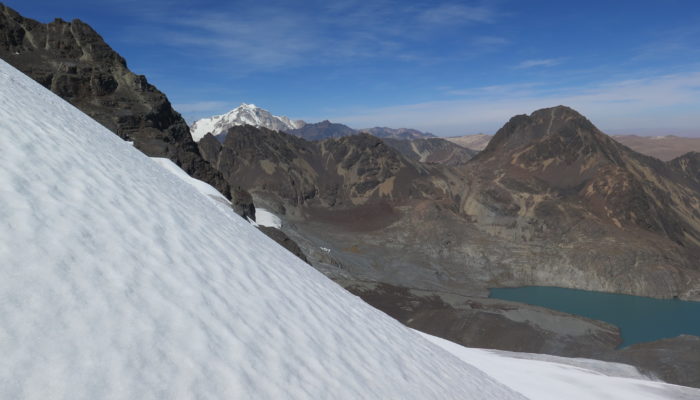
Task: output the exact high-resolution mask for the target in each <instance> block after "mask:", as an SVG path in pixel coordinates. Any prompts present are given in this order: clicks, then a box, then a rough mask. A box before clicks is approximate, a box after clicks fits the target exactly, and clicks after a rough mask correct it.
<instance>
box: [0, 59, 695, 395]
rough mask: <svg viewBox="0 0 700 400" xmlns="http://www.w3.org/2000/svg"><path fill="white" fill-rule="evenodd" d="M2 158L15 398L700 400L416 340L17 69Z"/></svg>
mask: <svg viewBox="0 0 700 400" xmlns="http://www.w3.org/2000/svg"><path fill="white" fill-rule="evenodd" d="M0 148H2V151H1V152H0V162H2V165H3V168H2V169H0V352H1V354H2V358H1V359H0V398H3V399H4V398H7V399H44V398H52V399H100V398H109V399H131V398H139V399H190V398H202V399H232V398H255V399H277V398H289V399H326V398H332V399H358V398H363V399H390V398H391V399H504V400H509V399H526V398H539V396H540V395H541V394H542V393H543V392H546V394H547V395H548V396H549V398H569V396H573V395H574V394H575V395H576V396H577V397H576V398H584V397H585V396H586V395H589V397H588V398H598V397H597V396H598V395H599V394H600V393H610V396H607V397H606V398H611V399H640V398H644V399H686V398H687V399H691V398H699V397H700V391H699V390H695V389H690V388H684V387H679V386H674V385H668V384H665V383H662V382H655V381H650V380H647V379H645V378H644V377H641V376H636V377H632V378H629V377H627V378H624V379H627V381H626V383H625V386H619V385H620V381H619V380H620V379H623V378H620V377H619V376H616V374H614V373H613V374H606V373H604V372H600V371H597V370H596V371H594V370H589V369H585V368H583V367H576V368H572V367H571V366H570V365H566V364H563V363H557V362H554V361H542V360H527V359H523V358H514V357H511V358H509V357H508V356H507V355H504V354H495V353H491V352H486V351H483V350H478V349H466V348H463V347H461V346H458V345H456V344H454V343H450V342H447V343H445V341H442V340H441V339H437V338H431V337H427V336H425V335H423V334H419V333H417V332H415V331H412V330H410V329H408V328H406V327H404V326H403V325H401V324H399V323H398V322H397V321H395V320H393V319H391V318H389V317H388V316H386V315H385V314H383V313H381V312H380V311H378V310H376V309H374V308H372V307H370V306H369V305H367V304H366V303H364V302H363V301H362V300H360V299H359V298H358V297H356V296H353V295H351V294H349V293H348V292H346V291H345V290H343V289H342V288H341V287H339V286H338V285H336V284H335V283H333V282H332V281H330V280H329V279H327V278H326V277H324V276H323V275H322V274H321V273H319V272H317V271H316V270H314V269H313V268H312V267H310V266H309V265H307V264H305V263H304V262H302V261H301V260H299V259H297V258H296V257H294V256H292V255H291V254H290V253H288V252H287V251H286V250H285V249H283V248H282V247H281V246H279V245H277V244H276V243H275V242H274V241H272V240H271V239H269V238H268V237H267V236H265V235H264V234H263V233H262V232H259V231H258V230H257V229H255V228H254V227H253V226H252V225H250V224H249V223H248V222H246V221H245V220H243V219H242V218H240V217H239V216H238V215H236V214H235V213H233V212H232V211H231V210H230V208H229V207H227V205H226V204H224V203H225V202H223V201H220V200H221V199H220V198H217V195H216V194H215V193H211V191H210V190H209V188H207V187H206V186H202V185H199V184H198V183H197V182H195V181H194V180H188V178H187V177H185V176H184V175H183V174H180V173H179V172H178V171H177V170H176V166H175V165H174V164H172V163H169V162H166V161H167V160H166V161H158V160H152V159H149V158H148V157H146V156H145V155H143V154H142V153H140V152H139V151H138V150H136V149H135V148H133V146H130V145H129V144H128V143H126V142H124V141H122V140H121V139H119V137H117V136H116V135H114V134H112V133H111V132H110V131H108V130H107V129H106V128H104V127H103V126H101V125H100V124H98V123H97V122H95V121H94V120H92V119H90V118H89V117H87V116H86V115H85V114H83V113H81V112H80V111H79V110H77V109H76V108H74V107H73V106H71V105H70V104H68V103H66V102H65V101H63V100H62V99H60V98H59V97H57V96H55V95H54V94H52V93H51V92H50V91H48V90H47V89H45V88H44V87H42V86H41V85H39V84H38V83H36V82H34V81H32V80H31V79H30V78H28V77H26V76H24V75H23V74H21V73H20V72H18V71H17V70H15V69H14V68H12V67H11V66H9V65H8V64H7V63H5V62H4V61H0ZM528 363H530V364H528ZM511 364H512V365H514V366H515V365H516V364H517V368H516V367H513V368H512V370H511V369H510V366H511ZM494 366H496V367H494ZM610 368H611V369H612V370H615V368H616V367H615V366H614V365H612V364H611V366H610ZM499 369H500V370H505V371H499ZM540 372H546V373H547V374H546V376H545V375H543V376H542V379H544V378H546V380H541V379H540V376H539V375H538V374H539V373H540ZM591 375H596V380H595V383H596V385H598V386H597V387H595V388H591V387H587V384H588V383H589V382H591V381H590V379H589V378H590V376H591ZM572 380H573V381H574V382H578V383H579V384H575V385H571V384H567V383H570V382H571V381H572ZM542 382H548V384H547V385H548V387H546V388H545V389H538V388H539V387H541V386H542V385H543V384H542ZM533 385H537V386H538V387H535V388H533ZM621 388H623V389H624V390H622V389H621ZM571 391H576V393H572V392H571ZM555 396H556V397H555ZM543 398H544V397H543ZM572 398H573V397H572Z"/></svg>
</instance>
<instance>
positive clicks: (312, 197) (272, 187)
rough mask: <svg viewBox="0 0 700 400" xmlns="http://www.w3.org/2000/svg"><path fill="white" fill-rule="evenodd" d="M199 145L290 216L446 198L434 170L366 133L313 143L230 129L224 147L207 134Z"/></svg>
mask: <svg viewBox="0 0 700 400" xmlns="http://www.w3.org/2000/svg"><path fill="white" fill-rule="evenodd" d="M199 146H200V149H201V151H202V154H203V155H204V157H205V158H206V159H207V160H208V161H209V162H211V163H212V165H214V166H215V167H216V168H218V169H219V170H220V171H221V172H222V173H223V175H224V177H225V178H226V179H227V180H228V181H229V182H230V183H236V184H238V185H241V186H243V187H244V188H246V189H248V190H250V191H251V192H252V193H255V194H257V195H259V196H262V197H271V198H274V199H276V200H278V201H279V203H280V204H281V205H282V206H283V207H285V208H289V209H290V210H292V209H299V210H302V208H303V210H304V211H313V210H317V211H318V210H324V211H326V210H330V209H332V210H338V209H346V208H354V207H359V206H366V207H380V206H381V205H386V204H389V203H392V204H393V203H397V202H401V201H404V200H406V199H412V198H422V197H430V198H437V197H440V196H442V195H443V192H442V191H441V190H440V189H438V188H437V187H436V186H435V185H434V184H433V183H432V180H433V179H438V180H439V179H440V178H439V177H438V178H435V177H433V176H432V175H431V173H430V171H429V169H428V167H426V166H422V165H420V164H418V163H413V162H411V161H410V160H407V159H405V158H404V157H402V156H401V154H400V153H399V152H398V151H396V150H395V149H393V148H391V147H389V146H387V145H386V144H385V143H384V142H383V141H381V140H380V139H378V138H376V137H374V136H371V135H368V134H358V135H351V136H345V137H341V138H335V139H326V140H323V141H315V142H311V141H307V140H304V139H302V138H299V137H296V136H292V135H288V134H285V133H282V132H277V131H272V130H269V129H265V128H256V127H253V126H237V127H232V128H230V129H229V131H228V133H227V135H226V139H225V140H224V143H223V144H221V143H219V142H218V140H217V139H216V138H215V137H214V136H212V135H206V136H205V137H204V138H202V140H201V141H200V142H199ZM379 210H380V209H377V212H379ZM389 214H391V213H389Z"/></svg>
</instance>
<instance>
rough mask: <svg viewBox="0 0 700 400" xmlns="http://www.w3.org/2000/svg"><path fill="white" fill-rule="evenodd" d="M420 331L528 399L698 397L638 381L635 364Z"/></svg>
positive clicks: (695, 392) (698, 392)
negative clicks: (484, 344) (503, 347)
mask: <svg viewBox="0 0 700 400" xmlns="http://www.w3.org/2000/svg"><path fill="white" fill-rule="evenodd" d="M419 333H420V332H419ZM420 335H422V336H423V337H425V338H426V339H428V340H429V341H431V342H433V343H435V344H437V345H438V346H440V347H442V348H443V349H445V350H447V351H449V352H450V353H452V354H454V355H456V356H457V357H459V358H460V359H462V360H464V361H465V362H467V363H469V364H472V365H475V366H477V367H478V368H479V369H481V370H482V371H484V372H486V373H487V374H489V375H490V376H492V377H494V378H496V379H497V380H498V381H500V382H503V383H505V384H506V385H507V386H508V387H510V388H512V389H515V390H516V391H518V392H520V393H522V394H523V395H525V396H527V397H528V398H530V399H541V400H561V399H566V400H591V399H606V400H614V399H634V400H658V399H676V400H684V399H687V400H697V399H700V390H697V389H690V388H686V387H683V386H674V385H668V384H665V383H660V382H654V381H650V380H644V379H640V378H642V377H641V375H639V374H635V373H633V372H630V369H633V367H630V366H628V365H624V364H616V363H606V362H602V361H596V360H586V359H569V360H570V361H569V360H566V361H565V362H562V361H561V360H562V357H553V356H542V355H535V354H533V355H531V356H532V357H527V355H526V354H523V353H520V354H519V355H518V356H517V357H512V356H510V355H509V353H508V352H502V351H495V350H484V349H471V348H467V347H463V346H460V345H458V344H455V343H452V342H450V341H447V340H445V339H441V338H438V337H435V336H430V335H427V334H424V333H420ZM545 360H547V361H545ZM577 364H578V365H577Z"/></svg>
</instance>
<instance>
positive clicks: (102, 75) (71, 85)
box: [0, 4, 230, 197]
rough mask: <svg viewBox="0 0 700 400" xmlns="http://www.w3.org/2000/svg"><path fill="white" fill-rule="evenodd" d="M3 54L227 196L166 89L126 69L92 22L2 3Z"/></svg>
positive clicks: (0, 32) (143, 147)
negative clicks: (41, 18)
mask: <svg viewBox="0 0 700 400" xmlns="http://www.w3.org/2000/svg"><path fill="white" fill-rule="evenodd" d="M0 57H2V59H3V60H5V61H7V62H8V63H9V64H10V65H12V66H13V67H15V68H17V69H19V70H20V71H22V72H23V73H25V74H26V75H28V76H30V77H31V78H33V79H34V80H35V81H37V82H39V83H40V84H42V85H43V86H45V87H46V88H48V89H50V90H51V91H53V92H54V93H56V94H57V95H59V96H61V97H62V98H64V99H65V100H67V101H69V102H70V103H71V104H73V105H74V106H75V107H77V108H79V109H80V110H81V111H83V112H85V113H86V114H88V115H89V116H90V117H92V118H94V119H95V120H96V121H98V122H99V123H100V124H102V125H104V126H105V127H106V128H108V129H109V130H111V131H112V132H114V133H115V134H117V135H118V136H119V137H121V138H122V139H124V140H128V141H132V142H134V146H135V147H136V148H138V149H139V150H141V151H142V152H144V153H145V154H146V155H148V156H150V157H166V158H169V159H170V160H172V161H173V162H175V163H176V164H177V165H178V166H179V167H181V168H182V169H183V170H185V172H187V173H188V174H189V175H191V176H193V177H195V178H197V179H200V180H202V181H205V182H207V183H209V184H211V185H212V186H214V187H215V188H216V189H217V190H219V191H220V192H221V193H222V194H224V195H225V196H227V197H229V196H230V193H229V187H228V184H227V183H226V181H225V180H224V179H223V177H222V176H221V174H220V173H219V172H218V171H216V170H215V169H213V168H212V167H211V166H210V165H209V163H207V162H206V161H204V159H202V157H201V155H200V154H199V149H198V147H197V144H196V143H195V142H193V141H192V138H191V136H190V133H189V128H188V126H187V123H186V122H185V120H184V119H183V118H182V116H180V114H179V113H177V112H176V111H175V110H173V108H172V106H171V104H170V102H169V101H168V99H167V97H166V96H165V95H164V94H163V93H162V92H160V91H159V90H158V89H157V88H156V87H154V86H153V85H151V84H150V83H148V81H147V79H146V77H145V76H143V75H136V74H134V73H133V72H131V71H130V70H129V69H128V67H127V64H126V61H125V60H124V58H122V57H121V56H120V55H119V54H117V53H116V52H115V51H114V50H113V49H112V48H111V47H110V46H109V45H107V44H106V43H105V42H104V40H103V39H102V37H101V36H100V35H99V34H97V32H95V31H94V30H93V29H92V28H91V27H90V26H89V25H87V24H85V23H84V22H82V21H80V20H73V21H71V22H66V21H63V20H61V19H56V20H54V21H53V22H50V23H48V24H43V23H40V22H37V21H34V20H32V19H28V18H24V17H22V16H21V15H19V14H18V13H17V12H15V11H14V10H12V9H10V8H9V7H7V6H5V5H3V4H0Z"/></svg>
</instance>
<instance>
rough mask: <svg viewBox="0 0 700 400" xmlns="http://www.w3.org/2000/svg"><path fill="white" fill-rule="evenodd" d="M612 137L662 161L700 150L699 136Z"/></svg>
mask: <svg viewBox="0 0 700 400" xmlns="http://www.w3.org/2000/svg"><path fill="white" fill-rule="evenodd" d="M612 138H613V139H615V140H617V141H618V142H620V143H622V144H624V145H625V146H627V147H629V148H630V149H632V150H634V151H636V152H638V153H642V154H646V155H648V156H652V157H656V158H658V159H659V160H662V161H671V160H673V159H674V158H676V157H680V156H682V155H683V154H685V153H687V152H689V151H696V152H700V138H691V137H680V136H673V135H668V136H637V135H614V136H613V137H612Z"/></svg>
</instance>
